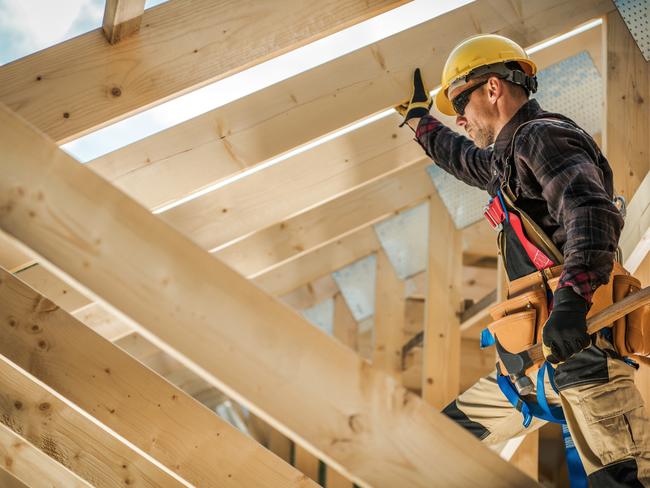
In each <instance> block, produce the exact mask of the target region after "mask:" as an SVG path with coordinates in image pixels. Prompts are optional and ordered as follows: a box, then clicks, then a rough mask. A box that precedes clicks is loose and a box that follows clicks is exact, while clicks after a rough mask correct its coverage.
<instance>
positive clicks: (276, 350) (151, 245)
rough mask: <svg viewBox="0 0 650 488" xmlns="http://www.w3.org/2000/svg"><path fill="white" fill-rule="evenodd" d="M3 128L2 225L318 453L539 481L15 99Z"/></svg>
mask: <svg viewBox="0 0 650 488" xmlns="http://www.w3.org/2000/svg"><path fill="white" fill-rule="evenodd" d="M0 126H2V127H3V130H2V132H0V153H2V154H3V157H2V158H1V159H0V171H1V172H2V175H3V177H2V178H1V179H0V229H2V230H3V231H4V232H7V233H8V234H10V235H12V236H14V237H15V238H17V239H18V240H20V241H21V242H23V243H24V244H25V245H26V246H29V247H30V248H32V249H33V250H34V252H36V253H38V254H39V255H40V256H42V257H43V259H44V260H45V261H46V262H48V263H49V265H50V266H53V267H55V266H56V267H57V269H59V271H58V272H63V271H60V270H65V273H66V274H67V275H68V276H69V277H70V279H74V280H76V281H77V282H79V283H80V284H83V285H84V286H86V287H87V288H88V289H89V290H91V291H92V293H93V294H94V295H95V296H97V297H101V299H102V300H103V301H105V303H106V304H107V305H109V306H111V307H113V308H115V309H116V310H119V311H120V313H121V314H123V315H124V316H125V317H128V318H129V319H130V321H131V322H132V323H133V324H134V326H136V327H137V328H138V330H139V331H140V332H141V333H143V334H145V335H146V336H147V338H150V339H152V340H153V341H155V343H156V345H158V346H160V347H162V348H163V349H164V350H165V351H166V352H168V353H170V354H172V355H173V356H174V357H176V358H177V359H178V360H180V361H181V362H183V364H185V365H187V366H188V367H189V368H190V369H192V370H193V371H195V372H196V373H198V374H199V375H200V376H202V377H203V378H204V379H206V380H207V381H209V382H210V383H211V384H213V385H214V386H216V387H218V388H219V389H221V390H222V391H224V392H225V393H226V394H228V395H229V396H230V397H232V398H234V399H235V400H237V401H238V402H240V403H242V404H243V405H245V406H246V407H247V408H249V409H250V410H252V411H253V413H255V414H256V415H258V416H260V417H262V418H263V419H264V420H265V421H268V422H269V423H271V425H274V426H275V427H277V428H279V429H280V430H281V431H282V432H284V433H285V434H287V435H289V436H290V437H292V439H293V440H294V441H298V442H299V443H300V444H301V445H303V447H305V448H307V449H309V451H310V452H311V453H312V454H314V455H316V456H318V457H319V458H320V459H323V460H325V461H326V462H327V463H328V464H330V465H332V466H334V467H336V468H337V469H341V470H342V471H344V472H345V473H346V475H349V476H350V478H351V479H352V480H353V481H355V482H358V483H362V484H364V485H366V486H370V485H372V486H400V485H404V484H407V485H409V486H431V484H432V483H441V484H444V485H448V486H453V485H456V486H468V484H474V483H479V482H480V483H482V484H492V485H495V486H505V485H510V486H534V483H533V482H532V480H530V479H529V478H527V477H526V476H525V475H523V474H522V473H520V472H518V471H516V470H514V469H513V468H512V467H510V466H508V465H507V463H505V462H504V461H503V460H501V459H499V458H498V456H496V455H495V454H494V453H492V452H490V450H489V449H487V448H485V447H484V446H481V444H480V443H479V442H478V441H477V440H476V439H474V438H473V437H472V436H471V435H470V434H469V433H467V432H464V431H463V430H462V429H461V428H460V427H458V426H457V425H454V424H453V423H452V422H450V421H449V420H448V419H446V418H445V417H444V416H442V415H441V414H439V413H437V412H436V411H434V409H432V408H431V406H430V405H427V404H426V403H424V402H422V401H421V400H420V399H419V398H418V397H417V396H415V395H412V394H409V393H408V392H407V391H406V390H405V389H404V388H403V387H401V386H400V385H398V384H396V382H395V380H394V379H393V378H391V377H389V376H387V375H385V374H384V373H382V372H380V371H377V369H375V368H373V367H371V366H369V365H368V363H367V362H366V361H364V360H363V359H361V358H359V357H358V356H357V355H356V354H355V353H354V352H352V351H350V350H349V349H348V348H346V347H345V346H343V345H341V344H339V343H338V341H336V340H335V339H333V338H331V337H328V336H326V335H324V334H323V333H322V332H321V331H319V330H318V329H317V328H316V327H314V326H312V325H311V324H309V323H308V322H307V321H306V320H304V319H303V318H302V317H301V316H300V315H298V314H297V313H295V312H294V311H292V310H291V309H290V308H289V307H287V306H285V305H283V304H281V303H279V302H278V301H277V300H275V299H273V298H272V297H271V296H269V295H267V294H266V293H264V292H263V291H262V290H260V289H258V288H257V287H255V285H253V284H252V283H250V282H249V281H248V280H247V279H246V278H244V277H243V276H241V275H240V274H239V273H237V272H236V271H234V270H233V269H231V268H230V267H228V266H226V265H225V264H223V263H222V262H221V261H220V260H218V259H214V258H213V257H212V256H210V255H209V254H207V253H206V252H205V251H204V250H202V249H201V248H199V247H198V246H196V245H195V244H193V243H192V242H191V241H189V240H188V239H187V238H185V237H183V236H181V235H180V234H179V233H178V232H176V231H175V230H174V229H172V228H171V227H170V226H168V225H167V224H166V223H164V222H162V221H161V220H160V219H158V218H156V217H155V216H154V215H151V213H150V212H149V211H148V210H147V209H145V208H143V207H141V206H139V205H138V204H137V203H136V202H135V201H133V200H131V199H130V198H128V197H127V196H126V195H124V194H123V193H122V192H120V191H119V190H117V189H116V188H114V187H113V186H112V185H111V184H110V183H109V182H107V181H106V180H105V179H103V178H101V177H99V176H97V175H96V174H94V173H93V172H92V171H91V170H90V169H89V168H86V167H85V166H83V165H80V164H78V162H77V161H75V160H74V159H73V158H71V157H70V156H68V155H67V154H66V153H65V152H63V151H60V150H59V149H58V148H57V147H56V145H55V144H54V143H52V142H51V141H50V140H48V139H47V138H46V137H45V136H43V135H42V134H40V133H39V132H38V131H36V130H35V129H33V128H32V127H31V126H30V125H28V124H27V123H25V122H24V121H22V120H21V119H20V118H19V117H17V116H16V115H15V114H12V113H11V112H10V111H8V110H7V109H5V108H1V109H0ZM420 179H423V178H420ZM459 256H460V254H459ZM216 304H218V306H215V305H216ZM232 324H237V326H236V327H233V326H232ZM297 365H299V366H300V367H297ZM315 378H318V381H314V379H315ZM296 412H299V413H300V414H299V415H297V414H296ZM359 452H362V453H363V455H362V456H358V455H357V454H356V453H359ZM432 456H434V457H435V459H437V462H436V463H432V462H431V457H432ZM461 459H462V462H461V461H459V460H461ZM440 466H444V469H440V468H439V467H440Z"/></svg>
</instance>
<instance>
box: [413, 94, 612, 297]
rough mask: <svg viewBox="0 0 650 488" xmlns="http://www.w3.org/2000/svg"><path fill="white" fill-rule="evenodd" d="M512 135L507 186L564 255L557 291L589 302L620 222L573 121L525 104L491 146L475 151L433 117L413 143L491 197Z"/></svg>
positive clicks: (607, 268) (603, 279)
mask: <svg viewBox="0 0 650 488" xmlns="http://www.w3.org/2000/svg"><path fill="white" fill-rule="evenodd" d="M540 118H552V119H553V120H540V121H539V122H533V123H530V124H527V125H526V126H524V127H523V128H521V130H519V132H518V133H517V135H516V138H515V141H514V153H513V154H514V161H513V162H514V164H512V168H511V171H512V174H511V177H510V188H511V189H512V191H513V192H514V194H515V196H516V197H517V206H518V207H520V208H521V209H522V210H523V211H524V212H526V213H527V214H528V215H529V216H530V217H531V218H532V219H533V220H534V221H535V222H536V223H537V224H538V225H539V226H540V227H541V228H542V230H544V232H545V233H546V234H547V235H548V236H549V237H550V238H551V239H552V240H553V242H554V244H555V245H556V246H557V248H558V249H559V250H560V251H561V252H562V253H563V255H564V270H563V272H562V275H561V276H560V282H559V285H558V286H559V287H565V286H571V287H572V288H573V290H574V291H575V292H576V293H578V294H580V295H581V296H582V297H583V298H585V299H586V300H587V301H588V302H591V298H592V295H593V292H594V291H595V290H596V288H597V287H598V286H600V285H602V284H604V283H607V282H608V281H609V275H610V273H611V270H612V266H613V261H614V255H615V252H616V248H617V245H618V239H619V236H620V233H621V229H622V227H623V219H622V217H621V215H620V212H619V211H618V209H617V208H616V206H615V205H614V204H613V203H612V200H613V196H614V188H613V177H612V170H611V168H610V166H609V163H608V162H607V160H606V159H605V157H604V156H603V154H602V153H601V152H600V149H599V148H598V146H597V145H596V143H595V142H594V140H593V139H592V138H591V137H590V136H589V135H588V134H587V133H586V132H584V131H583V130H582V129H580V128H578V126H577V125H576V124H575V123H574V122H572V121H571V120H570V119H568V118H566V117H564V116H562V115H560V114H555V113H549V112H546V111H544V110H542V109H541V107H540V106H539V104H538V103H537V101H536V100H534V99H533V100H530V101H528V102H527V103H526V104H524V105H523V106H522V107H521V108H520V109H519V111H518V112H517V113H516V114H515V115H514V116H513V117H512V119H511V120H510V121H509V122H508V123H507V124H506V125H505V126H504V127H503V129H502V130H501V132H500V133H499V135H498V137H497V138H496V141H495V143H494V145H492V146H490V147H489V148H484V149H481V148H478V147H476V146H475V145H474V143H473V142H472V141H471V140H469V139H468V138H466V137H464V136H462V135H459V134H457V133H455V132H454V131H452V130H451V129H449V128H448V127H446V126H444V125H443V124H442V123H441V122H439V121H438V120H436V119H435V118H434V117H432V116H430V115H427V116H425V117H423V118H422V119H420V123H419V125H418V128H417V131H416V140H417V141H418V142H419V143H420V145H421V146H422V147H423V148H424V150H425V152H426V153H427V155H428V156H429V157H431V159H433V161H434V162H435V163H436V164H437V165H438V166H440V167H441V168H442V169H444V170H445V171H447V172H448V173H450V174H452V175H454V176H455V177H456V178H458V179H459V180H461V181H463V182H465V183H467V184H469V185H472V186H475V187H478V188H481V189H483V190H487V191H488V193H489V194H490V195H491V196H494V195H495V194H496V191H497V190H498V189H499V188H500V183H501V181H503V178H504V171H505V163H506V158H508V157H509V156H510V154H511V151H512V148H511V143H512V138H513V136H514V134H515V131H516V129H517V128H518V127H519V126H520V125H521V124H523V123H524V122H527V121H529V120H533V119H540Z"/></svg>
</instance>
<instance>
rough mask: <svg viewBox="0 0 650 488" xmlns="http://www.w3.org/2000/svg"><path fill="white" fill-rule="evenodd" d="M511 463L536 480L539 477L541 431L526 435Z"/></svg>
mask: <svg viewBox="0 0 650 488" xmlns="http://www.w3.org/2000/svg"><path fill="white" fill-rule="evenodd" d="M510 462H511V463H512V464H513V465H514V466H517V467H518V468H519V469H521V470H522V471H523V472H524V473H526V474H527V475H528V476H530V477H531V478H533V479H534V480H537V479H538V476H539V430H536V431H535V432H531V433H530V434H528V435H526V437H525V438H524V440H523V441H522V443H521V444H520V445H519V447H518V448H517V450H516V451H515V453H514V454H513V455H512V457H511V458H510Z"/></svg>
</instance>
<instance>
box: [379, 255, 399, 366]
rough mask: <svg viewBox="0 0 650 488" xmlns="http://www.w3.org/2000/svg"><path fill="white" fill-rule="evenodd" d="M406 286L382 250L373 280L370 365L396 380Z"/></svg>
mask: <svg viewBox="0 0 650 488" xmlns="http://www.w3.org/2000/svg"><path fill="white" fill-rule="evenodd" d="M405 294H406V293H405V285H404V282H403V281H402V280H400V278H399V276H397V273H396V272H395V269H394V268H393V265H392V264H391V262H390V260H389V259H388V255H387V254H386V252H385V251H384V250H383V249H380V250H379V251H378V252H377V274H376V278H375V314H374V317H375V344H374V351H373V354H372V363H373V365H375V366H376V367H377V368H380V369H382V370H383V371H386V373H388V374H391V375H393V376H395V378H397V379H399V378H400V375H401V372H402V346H403V345H404V342H405V338H404V321H405V316H406V310H405V307H406V303H405V301H406V296H405Z"/></svg>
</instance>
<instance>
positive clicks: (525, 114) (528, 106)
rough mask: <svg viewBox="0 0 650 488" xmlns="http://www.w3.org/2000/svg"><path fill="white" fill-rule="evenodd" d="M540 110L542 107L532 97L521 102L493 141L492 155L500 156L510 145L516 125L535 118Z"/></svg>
mask: <svg viewBox="0 0 650 488" xmlns="http://www.w3.org/2000/svg"><path fill="white" fill-rule="evenodd" d="M540 112H542V108H541V107H540V106H539V103H537V100H535V99H534V98H533V99H531V100H528V102H526V103H525V104H523V105H522V106H521V108H520V109H519V110H517V112H516V113H515V115H513V116H512V118H511V119H510V120H509V121H508V123H507V124H506V125H504V126H503V128H502V129H501V132H499V135H498V136H497V138H496V141H495V142H494V155H495V156H497V157H499V158H500V157H502V156H503V155H504V153H505V152H506V150H507V149H508V147H509V146H510V142H511V141H512V136H513V135H514V134H515V131H516V130H517V127H519V126H520V125H521V124H523V123H524V122H527V121H529V120H532V119H534V118H536V117H537V115H538V114H539V113H540Z"/></svg>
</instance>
